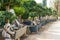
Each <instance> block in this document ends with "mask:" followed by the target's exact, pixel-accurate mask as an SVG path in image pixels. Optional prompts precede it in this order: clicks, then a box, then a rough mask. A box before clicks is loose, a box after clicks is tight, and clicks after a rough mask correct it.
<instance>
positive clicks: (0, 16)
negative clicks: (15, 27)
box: [0, 11, 17, 27]
mask: <svg viewBox="0 0 60 40" xmlns="http://www.w3.org/2000/svg"><path fill="white" fill-rule="evenodd" d="M16 18H17V17H16V16H14V15H12V14H11V13H9V12H7V11H0V26H1V27H3V26H4V25H5V21H6V20H5V19H9V20H10V23H12V22H13V21H14V20H15V19H16Z"/></svg>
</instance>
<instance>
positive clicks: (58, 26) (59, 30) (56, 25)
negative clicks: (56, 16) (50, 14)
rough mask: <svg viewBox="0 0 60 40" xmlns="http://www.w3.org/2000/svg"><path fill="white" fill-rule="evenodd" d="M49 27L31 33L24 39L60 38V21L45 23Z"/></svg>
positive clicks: (59, 39) (51, 39) (54, 39)
mask: <svg viewBox="0 0 60 40" xmlns="http://www.w3.org/2000/svg"><path fill="white" fill-rule="evenodd" d="M45 27H47V28H46V29H45V30H44V31H43V32H39V33H37V34H33V35H32V34H31V35H29V37H28V38H26V39H24V40H60V21H56V22H53V23H50V24H47V25H45Z"/></svg>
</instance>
